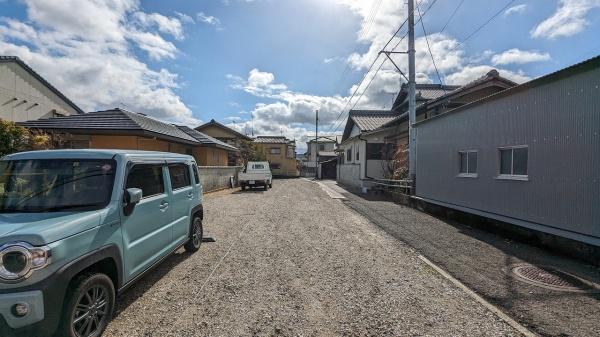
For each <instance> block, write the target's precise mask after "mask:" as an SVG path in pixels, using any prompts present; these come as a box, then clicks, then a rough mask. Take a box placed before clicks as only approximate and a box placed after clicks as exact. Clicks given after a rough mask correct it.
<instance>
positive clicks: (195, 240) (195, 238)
mask: <svg viewBox="0 0 600 337" xmlns="http://www.w3.org/2000/svg"><path fill="white" fill-rule="evenodd" d="M202 234H203V233H202V219H200V217H199V216H197V215H194V218H193V219H192V226H191V228H190V238H189V240H188V242H186V243H185V245H184V246H183V247H184V248H185V250H186V251H187V252H189V253H194V252H196V251H197V250H198V249H200V244H202Z"/></svg>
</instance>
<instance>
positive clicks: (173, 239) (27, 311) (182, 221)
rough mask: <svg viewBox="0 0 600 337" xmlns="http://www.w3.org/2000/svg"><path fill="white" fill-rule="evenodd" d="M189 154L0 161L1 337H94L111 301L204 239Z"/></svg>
mask: <svg viewBox="0 0 600 337" xmlns="http://www.w3.org/2000/svg"><path fill="white" fill-rule="evenodd" d="M202 219H203V207H202V186H201V184H200V177H199V174H198V168H197V166H196V163H195V162H194V159H193V158H192V157H191V156H187V155H180V154H174V153H162V152H144V151H120V150H56V151H36V152H23V153H17V154H13V155H9V156H6V157H4V158H2V159H1V160H0V336H2V337H7V336H35V337H42V336H50V335H57V336H69V337H71V336H72V337H90V336H91V337H97V336H100V335H101V334H102V333H103V331H104V329H105V328H106V326H107V324H108V322H109V320H110V318H111V315H112V312H113V308H114V306H115V296H116V294H117V293H119V292H121V291H123V290H125V289H126V288H127V287H128V286H130V285H131V284H132V283H133V282H135V281H136V280H137V279H138V278H140V277H141V276H142V275H143V274H144V273H145V272H147V271H149V270H151V268H152V267H153V266H155V265H157V264H158V263H160V262H161V261H162V260H163V259H164V258H166V257H167V256H169V255H170V254H171V253H173V252H174V251H176V250H177V249H179V248H180V247H181V246H183V247H185V249H186V250H187V251H189V252H195V251H197V250H198V249H199V248H200V244H201V242H202Z"/></svg>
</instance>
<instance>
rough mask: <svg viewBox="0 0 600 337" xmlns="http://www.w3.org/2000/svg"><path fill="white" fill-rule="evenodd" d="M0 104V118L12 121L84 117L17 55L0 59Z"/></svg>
mask: <svg viewBox="0 0 600 337" xmlns="http://www.w3.org/2000/svg"><path fill="white" fill-rule="evenodd" d="M0 102H1V103H0V119H4V120H8V121H13V122H24V121H29V120H36V119H40V118H51V117H57V116H69V115H77V114H83V110H81V109H80V108H79V107H78V106H77V105H75V103H73V102H72V101H71V100H70V99H68V98H67V97H66V96H65V95H63V94H62V93H61V92H60V91H58V89H56V88H55V87H54V86H52V85H51V84H50V83H49V82H48V81H46V80H45V79H44V78H43V77H42V76H41V75H40V74H38V73H37V72H35V71H34V70H33V69H32V68H30V67H29V66H28V65H27V64H26V63H25V62H23V61H22V60H21V59H20V58H18V57H16V56H0Z"/></svg>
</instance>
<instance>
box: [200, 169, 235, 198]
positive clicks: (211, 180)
mask: <svg viewBox="0 0 600 337" xmlns="http://www.w3.org/2000/svg"><path fill="white" fill-rule="evenodd" d="M241 170H242V167H241V166H199V167H198V171H200V181H201V182H202V187H203V189H204V192H211V191H216V190H220V189H224V188H230V187H231V177H233V186H234V187H235V186H238V173H239V172H240V171H241Z"/></svg>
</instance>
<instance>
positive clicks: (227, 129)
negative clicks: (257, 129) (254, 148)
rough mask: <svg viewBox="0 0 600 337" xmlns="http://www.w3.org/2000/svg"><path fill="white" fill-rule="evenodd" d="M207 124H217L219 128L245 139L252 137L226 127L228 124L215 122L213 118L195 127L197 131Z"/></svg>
mask: <svg viewBox="0 0 600 337" xmlns="http://www.w3.org/2000/svg"><path fill="white" fill-rule="evenodd" d="M209 126H217V127H219V128H221V129H223V130H225V131H227V132H231V133H233V134H234V135H236V136H238V137H240V138H242V139H246V140H251V139H252V138H250V137H248V136H246V135H244V134H242V133H240V132H238V131H236V130H234V129H232V128H230V127H228V126H225V125H223V124H221V123H219V122H217V121H216V120H214V119H211V120H210V122H208V123H205V124H202V125H200V126H199V127H197V128H195V129H196V130H198V131H202V130H203V129H205V128H207V127H209Z"/></svg>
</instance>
